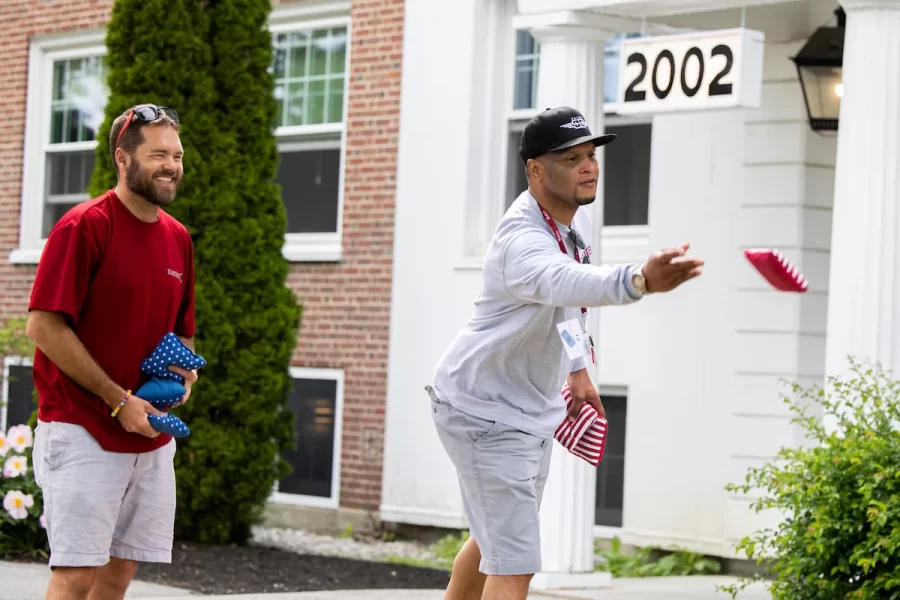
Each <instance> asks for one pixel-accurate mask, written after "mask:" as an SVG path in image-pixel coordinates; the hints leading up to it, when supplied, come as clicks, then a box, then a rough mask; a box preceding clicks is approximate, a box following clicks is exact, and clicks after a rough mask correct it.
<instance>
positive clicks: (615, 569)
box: [594, 538, 721, 577]
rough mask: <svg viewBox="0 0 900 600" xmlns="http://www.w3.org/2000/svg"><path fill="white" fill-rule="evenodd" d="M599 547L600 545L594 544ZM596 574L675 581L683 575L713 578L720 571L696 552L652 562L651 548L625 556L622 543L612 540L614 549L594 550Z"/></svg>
mask: <svg viewBox="0 0 900 600" xmlns="http://www.w3.org/2000/svg"><path fill="white" fill-rule="evenodd" d="M595 545H596V546H599V544H595ZM595 556H596V558H597V559H598V560H597V561H596V563H597V564H596V566H595V568H594V570H595V571H603V572H608V573H610V574H612V576H613V577H675V576H683V575H713V574H716V573H718V572H719V571H720V569H721V566H720V565H719V563H718V562H717V561H715V560H713V559H711V558H708V557H705V556H704V555H702V554H699V553H696V552H688V551H686V550H678V551H676V552H671V553H668V554H665V555H663V556H662V557H661V558H659V559H658V560H654V559H653V549H652V548H637V549H636V550H635V551H634V552H633V553H630V554H629V553H623V552H622V542H621V540H619V538H613V540H612V547H611V548H610V549H604V548H599V547H597V548H596V550H595Z"/></svg>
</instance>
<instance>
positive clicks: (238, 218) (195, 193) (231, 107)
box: [91, 0, 300, 543]
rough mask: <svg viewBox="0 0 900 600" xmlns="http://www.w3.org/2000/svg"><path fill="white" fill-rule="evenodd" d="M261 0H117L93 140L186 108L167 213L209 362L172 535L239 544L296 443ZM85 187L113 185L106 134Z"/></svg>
mask: <svg viewBox="0 0 900 600" xmlns="http://www.w3.org/2000/svg"><path fill="white" fill-rule="evenodd" d="M270 10H271V7H270V2H269V0H212V1H209V2H197V1H196V0H117V2H116V3H115V5H114V8H113V12H112V18H111V20H110V23H109V25H108V30H107V38H106V44H107V48H108V54H107V61H108V66H109V79H108V84H109V89H110V97H109V101H108V103H107V106H106V114H105V121H104V124H103V126H102V127H101V128H100V131H99V139H100V140H101V141H102V140H108V136H109V131H110V128H111V124H112V121H113V119H115V117H117V116H118V115H119V114H121V113H122V112H123V111H124V110H125V109H127V108H128V107H130V106H132V105H133V104H135V103H138V102H153V103H156V104H162V105H166V106H171V107H172V108H174V109H175V110H177V111H178V114H179V116H180V117H181V141H182V145H183V146H184V149H185V154H184V169H185V176H184V184H183V185H182V187H181V188H180V189H179V193H178V198H177V199H176V200H175V202H173V203H172V204H171V205H170V206H169V207H168V208H167V209H166V210H167V211H168V212H170V213H171V214H172V215H173V216H174V217H175V218H177V219H179V220H180V221H181V222H182V223H184V224H185V226H186V227H187V228H188V230H189V231H190V233H191V236H192V239H193V241H194V254H195V263H196V284H195V290H196V293H195V298H196V320H197V334H196V340H195V342H196V347H197V352H198V353H199V354H201V355H202V356H203V357H204V358H206V359H207V361H208V365H207V367H206V368H204V369H203V370H202V371H201V373H200V380H199V381H198V382H197V384H196V385H195V386H194V388H193V392H192V394H191V399H190V401H189V402H188V403H187V404H186V405H184V406H183V407H180V408H178V409H177V414H178V415H179V416H180V417H181V418H183V419H184V421H185V423H187V425H188V426H189V427H190V428H191V435H190V436H189V437H187V438H184V439H183V440H179V450H178V452H177V454H176V458H175V467H176V475H177V480H178V512H177V516H176V535H177V536H178V537H179V538H180V539H189V540H196V541H201V542H212V543H220V542H239V543H240V542H245V541H246V540H247V539H248V537H249V535H250V530H251V527H252V526H253V525H254V524H255V523H257V522H259V521H260V519H261V517H262V511H263V508H264V506H265V502H266V500H267V498H268V497H269V495H270V492H271V490H272V487H273V485H274V484H275V482H276V481H277V480H278V479H281V478H282V477H284V475H286V473H287V470H288V468H287V464H286V463H285V461H284V460H282V459H281V453H282V452H283V451H284V450H285V449H287V448H289V447H291V445H292V442H293V418H292V416H291V413H290V411H289V409H288V407H287V396H288V393H289V391H290V386H291V380H290V376H289V372H288V368H289V365H290V360H291V355H292V353H293V350H294V347H295V345H296V330H297V326H298V323H299V317H300V309H299V306H298V305H297V302H296V299H295V298H294V296H293V295H292V293H291V292H290V290H289V289H288V288H287V287H286V286H285V281H286V278H287V263H286V261H285V259H284V258H283V256H282V253H281V252H282V246H283V245H284V234H285V230H286V217H285V212H284V206H283V204H282V200H281V195H280V192H279V189H278V187H277V185H276V184H275V183H274V178H275V172H276V168H277V160H278V155H277V152H276V146H275V140H274V137H273V131H272V123H273V121H274V114H275V100H274V81H273V78H272V75H271V73H269V72H268V70H267V69H268V67H269V66H270V64H271V61H272V40H271V35H270V34H269V31H268V29H267V28H266V21H267V18H268V15H269V12H270ZM96 164H97V167H96V168H95V170H94V174H93V178H92V185H91V193H92V194H93V195H99V194H101V193H103V192H104V191H106V190H107V189H109V188H111V187H113V186H114V185H115V184H116V176H115V171H114V168H113V165H112V160H111V158H110V156H109V150H108V149H107V145H106V144H105V143H101V144H100V145H99V146H98V149H97V162H96Z"/></svg>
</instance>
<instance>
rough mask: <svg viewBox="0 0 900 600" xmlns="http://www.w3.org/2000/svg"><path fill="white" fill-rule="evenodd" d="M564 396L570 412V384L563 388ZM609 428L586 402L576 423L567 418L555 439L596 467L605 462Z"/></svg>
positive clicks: (557, 431) (558, 429)
mask: <svg viewBox="0 0 900 600" xmlns="http://www.w3.org/2000/svg"><path fill="white" fill-rule="evenodd" d="M562 396H563V399H564V400H565V401H566V409H567V410H568V409H569V408H570V407H571V406H572V392H571V391H570V390H569V386H568V384H567V385H566V386H565V387H563V389H562ZM608 428H609V422H608V421H607V420H606V419H604V418H603V417H601V416H600V415H599V414H598V413H597V410H596V409H595V408H594V407H593V406H591V405H590V404H588V403H587V402H585V403H584V404H582V405H581V411H579V413H578V417H577V418H576V419H575V421H574V422H572V421H569V418H568V416H567V417H566V418H565V420H564V421H563V422H562V423H560V425H559V427H557V428H556V433H555V434H554V435H553V437H554V438H556V441H558V442H559V443H560V444H561V445H562V446H563V447H564V448H565V449H566V450H568V451H569V452H571V453H572V454H574V455H575V456H577V457H579V458H581V459H584V460H585V461H587V462H588V463H590V464H591V465H592V466H594V467H596V466H598V465H599V464H600V461H602V460H603V451H604V450H605V449H606V433H607V430H608Z"/></svg>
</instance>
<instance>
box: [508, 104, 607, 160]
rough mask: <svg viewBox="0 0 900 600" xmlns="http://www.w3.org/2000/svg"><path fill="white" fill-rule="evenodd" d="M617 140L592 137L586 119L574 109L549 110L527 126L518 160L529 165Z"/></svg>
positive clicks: (604, 135)
mask: <svg viewBox="0 0 900 600" xmlns="http://www.w3.org/2000/svg"><path fill="white" fill-rule="evenodd" d="M615 139H616V135H615V134H614V133H605V134H600V135H594V134H592V133H591V129H590V127H588V124H587V121H585V120H584V116H583V115H582V114H581V113H580V112H578V111H577V110H575V109H574V108H570V107H568V106H560V107H558V108H548V109H546V110H545V111H543V112H542V113H540V114H538V115H535V117H534V118H533V119H531V121H529V122H528V125H526V126H525V132H524V133H523V134H522V145H521V146H520V147H519V156H520V157H521V158H522V161H523V162H526V163H527V162H528V159H530V158H537V157H538V156H542V155H544V154H547V153H548V152H559V151H560V150H566V149H567V148H571V147H573V146H578V145H579V144H584V143H587V142H594V145H595V146H605V145H606V144H609V143H610V142H612V141H613V140H615Z"/></svg>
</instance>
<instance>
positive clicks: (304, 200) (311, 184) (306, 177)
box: [278, 148, 341, 233]
mask: <svg viewBox="0 0 900 600" xmlns="http://www.w3.org/2000/svg"><path fill="white" fill-rule="evenodd" d="M340 160H341V151H340V149H339V148H329V149H323V150H305V149H304V150H296V151H295V150H292V151H288V152H281V154H280V159H279V163H278V183H279V184H280V185H281V196H282V198H283V199H284V206H285V210H286V211H287V220H288V226H287V232H288V233H324V232H329V233H333V232H336V231H337V216H338V214H337V208H338V179H339V175H340Z"/></svg>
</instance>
